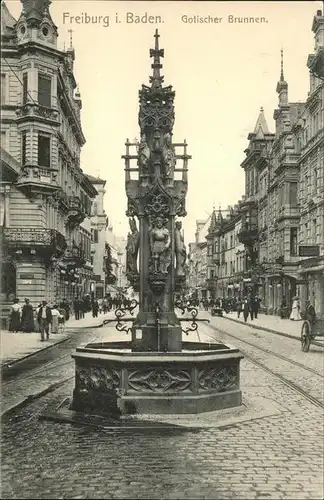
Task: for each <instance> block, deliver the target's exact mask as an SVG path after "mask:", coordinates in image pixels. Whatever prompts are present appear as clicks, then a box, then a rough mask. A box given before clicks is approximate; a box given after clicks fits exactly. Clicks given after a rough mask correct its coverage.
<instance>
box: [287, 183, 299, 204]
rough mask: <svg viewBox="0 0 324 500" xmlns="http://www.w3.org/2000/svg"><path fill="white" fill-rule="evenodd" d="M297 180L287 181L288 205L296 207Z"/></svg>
mask: <svg viewBox="0 0 324 500" xmlns="http://www.w3.org/2000/svg"><path fill="white" fill-rule="evenodd" d="M297 187H298V184H297V182H290V183H289V205H290V206H291V207H297V202H298V200H297Z"/></svg>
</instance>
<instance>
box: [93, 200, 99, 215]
mask: <svg viewBox="0 0 324 500" xmlns="http://www.w3.org/2000/svg"><path fill="white" fill-rule="evenodd" d="M92 212H93V215H97V214H98V204H97V203H96V202H94V203H93V210H92Z"/></svg>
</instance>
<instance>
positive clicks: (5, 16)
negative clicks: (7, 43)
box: [1, 1, 17, 36]
mask: <svg viewBox="0 0 324 500" xmlns="http://www.w3.org/2000/svg"><path fill="white" fill-rule="evenodd" d="M15 24H17V21H16V19H15V18H14V17H13V16H12V15H11V14H10V12H9V10H8V7H7V5H6V4H5V2H4V1H2V2H1V36H14V35H15V32H14V26H15Z"/></svg>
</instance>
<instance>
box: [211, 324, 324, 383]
mask: <svg viewBox="0 0 324 500" xmlns="http://www.w3.org/2000/svg"><path fill="white" fill-rule="evenodd" d="M208 327H209V328H212V329H215V330H217V331H218V332H220V333H222V334H226V335H228V336H229V337H231V338H233V339H235V340H239V341H240V342H244V344H247V345H249V346H251V347H254V348H256V349H258V350H259V351H262V352H264V353H266V354H270V355H271V356H274V357H275V358H278V359H282V360H283V361H286V362H288V363H291V364H292V365H295V366H298V367H299V368H302V369H303V370H307V371H308V372H310V373H313V374H314V375H318V376H319V377H321V378H323V379H324V375H323V374H322V373H320V372H318V371H317V370H314V369H313V368H309V367H308V366H305V365H303V363H299V361H295V360H293V359H290V358H288V357H287V356H284V355H283V354H279V353H277V352H273V351H271V350H270V349H265V348H264V347H261V346H259V345H257V344H253V343H252V342H249V341H247V340H245V339H242V337H236V336H235V335H233V334H231V333H227V332H226V330H222V329H220V328H218V327H216V326H213V325H210V324H209V325H208Z"/></svg>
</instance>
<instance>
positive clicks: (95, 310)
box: [92, 299, 99, 318]
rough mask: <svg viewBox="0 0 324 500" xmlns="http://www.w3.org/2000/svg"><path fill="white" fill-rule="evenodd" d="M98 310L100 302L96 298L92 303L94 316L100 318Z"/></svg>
mask: <svg viewBox="0 0 324 500" xmlns="http://www.w3.org/2000/svg"><path fill="white" fill-rule="evenodd" d="M98 311H99V304H98V301H97V300H96V299H95V300H94V301H93V303H92V317H93V318H98Z"/></svg>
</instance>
